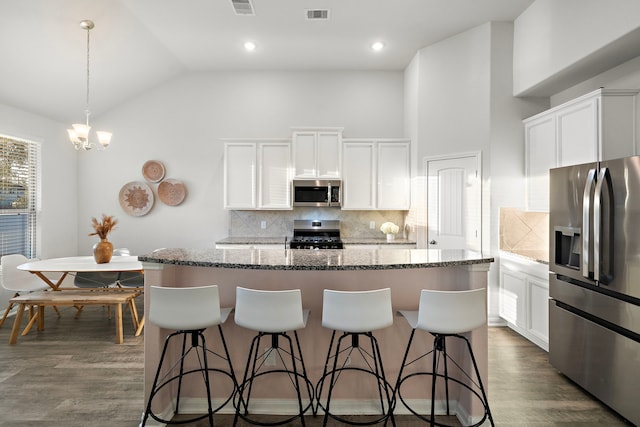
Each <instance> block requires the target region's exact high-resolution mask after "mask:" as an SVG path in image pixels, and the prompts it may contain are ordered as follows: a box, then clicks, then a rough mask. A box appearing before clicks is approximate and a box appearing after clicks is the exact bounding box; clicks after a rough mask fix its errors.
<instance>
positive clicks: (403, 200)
mask: <svg viewBox="0 0 640 427" xmlns="http://www.w3.org/2000/svg"><path fill="white" fill-rule="evenodd" d="M342 150H343V154H342V157H343V165H342V209H353V210H367V209H385V210H407V209H409V205H410V195H411V170H410V155H411V148H410V142H409V141H408V140H405V139H376V140H370V139H367V140H365V139H345V140H344V141H343V144H342Z"/></svg>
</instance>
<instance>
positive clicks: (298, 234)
mask: <svg viewBox="0 0 640 427" xmlns="http://www.w3.org/2000/svg"><path fill="white" fill-rule="evenodd" d="M289 248H291V249H342V248H343V245H342V240H340V221H338V220H326V221H325V220H319V219H314V220H299V219H296V220H294V221H293V238H292V239H291V241H290V242H289Z"/></svg>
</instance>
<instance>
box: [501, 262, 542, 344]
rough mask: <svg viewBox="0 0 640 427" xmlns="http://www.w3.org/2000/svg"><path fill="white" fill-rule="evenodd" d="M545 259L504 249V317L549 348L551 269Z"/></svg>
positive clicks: (516, 329)
mask: <svg viewBox="0 0 640 427" xmlns="http://www.w3.org/2000/svg"><path fill="white" fill-rule="evenodd" d="M548 270H549V269H548V266H547V265H546V264H544V263H540V262H536V261H533V260H529V259H527V258H524V257H520V256H518V255H514V254H510V253H508V252H500V309H499V312H500V317H502V318H503V319H504V320H506V321H507V325H508V326H509V327H510V328H511V329H513V330H514V331H516V332H518V333H519V334H520V335H522V336H524V337H525V338H527V339H528V340H530V341H531V342H533V343H534V344H536V345H538V346H539V347H541V348H543V349H545V350H547V351H548V350H549V273H548Z"/></svg>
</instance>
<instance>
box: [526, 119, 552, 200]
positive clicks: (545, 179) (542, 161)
mask: <svg viewBox="0 0 640 427" xmlns="http://www.w3.org/2000/svg"><path fill="white" fill-rule="evenodd" d="M524 135H525V137H524V140H525V162H526V164H525V173H526V177H527V182H526V186H527V209H528V210H531V211H548V210H549V169H551V168H555V167H556V166H557V165H558V160H557V150H556V136H555V135H556V118H555V115H554V114H545V115H543V116H538V117H537V118H536V119H534V120H527V121H525V123H524Z"/></svg>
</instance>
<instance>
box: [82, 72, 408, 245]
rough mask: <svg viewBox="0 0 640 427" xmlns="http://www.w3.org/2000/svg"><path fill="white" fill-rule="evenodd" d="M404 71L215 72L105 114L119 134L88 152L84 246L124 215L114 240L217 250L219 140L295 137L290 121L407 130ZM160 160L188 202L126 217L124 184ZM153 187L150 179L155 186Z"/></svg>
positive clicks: (387, 133) (369, 131)
mask: <svg viewBox="0 0 640 427" xmlns="http://www.w3.org/2000/svg"><path fill="white" fill-rule="evenodd" d="M403 102H404V100H403V73H402V72H400V71H398V72H377V71H372V72H210V73H191V74H186V75H183V76H181V77H179V78H176V79H173V80H171V81H169V82H167V83H165V84H163V85H161V86H159V87H157V88H156V89H154V90H152V91H150V92H148V93H146V94H144V95H143V96H140V97H138V98H136V99H133V100H131V101H130V102H128V103H126V104H125V105H122V106H120V107H118V108H117V109H115V110H113V111H111V112H109V113H108V114H105V115H103V116H102V117H100V120H99V121H95V122H94V123H93V125H94V127H95V128H96V129H98V128H100V127H101V123H104V126H102V127H104V128H105V129H106V128H107V127H108V128H109V129H111V130H112V131H113V132H114V135H113V140H112V144H111V147H110V148H109V149H108V150H107V151H104V152H89V153H81V154H80V158H79V160H78V169H79V172H80V175H81V176H83V177H84V178H86V179H85V180H83V181H81V182H80V183H79V187H78V206H79V207H78V218H79V222H78V229H77V230H78V235H79V239H78V247H77V251H78V253H80V254H89V253H90V252H91V248H92V245H93V243H94V242H95V241H96V238H95V237H89V236H87V234H88V233H89V232H90V231H91V228H90V219H91V217H96V216H99V215H101V214H102V213H105V214H112V215H115V216H116V218H117V219H118V221H119V224H118V227H117V229H116V230H115V231H114V232H113V233H112V235H111V236H110V240H111V241H113V243H114V245H115V246H116V247H128V248H129V249H130V250H131V251H132V253H135V254H139V253H145V252H149V251H151V250H153V249H155V248H158V247H193V248H199V247H211V246H213V244H214V242H215V241H216V240H220V239H222V238H224V237H226V236H227V234H228V215H227V212H226V211H225V210H224V209H223V207H222V194H223V188H222V185H223V181H222V180H223V175H222V167H223V145H222V142H221V141H220V139H221V138H233V137H290V135H291V130H290V127H291V126H344V136H345V137H372V136H375V137H402V136H404V126H403V125H404V111H403V110H404V107H403ZM150 159H155V160H160V161H162V162H163V163H164V164H165V167H166V177H167V178H174V179H180V180H182V181H183V182H184V183H185V185H186V187H187V191H188V194H187V197H186V199H185V201H184V202H183V203H182V204H181V205H179V206H175V207H170V206H166V205H163V204H162V202H160V201H158V200H156V204H155V206H154V207H153V208H152V210H151V211H150V212H149V213H148V214H147V215H146V216H142V217H132V216H129V215H127V214H126V213H125V212H124V211H123V210H122V208H121V207H120V205H119V203H118V193H119V191H120V188H121V187H122V186H123V185H124V184H126V183H127V182H130V181H144V178H143V177H142V174H141V168H142V165H143V164H144V162H145V161H147V160H150ZM155 186H156V185H155V184H151V187H152V188H155Z"/></svg>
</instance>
